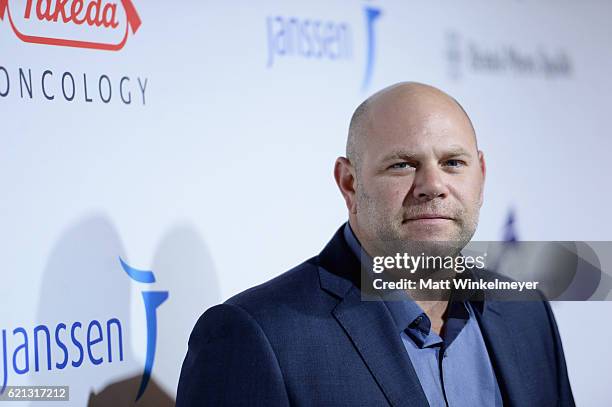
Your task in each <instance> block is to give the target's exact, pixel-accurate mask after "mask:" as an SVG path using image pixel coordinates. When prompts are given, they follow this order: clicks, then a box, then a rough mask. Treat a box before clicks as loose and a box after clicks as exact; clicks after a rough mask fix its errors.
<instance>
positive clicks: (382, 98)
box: [177, 83, 574, 407]
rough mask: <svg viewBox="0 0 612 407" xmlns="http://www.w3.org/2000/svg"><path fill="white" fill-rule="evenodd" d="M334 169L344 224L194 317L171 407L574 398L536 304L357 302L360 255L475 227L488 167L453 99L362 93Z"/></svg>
mask: <svg viewBox="0 0 612 407" xmlns="http://www.w3.org/2000/svg"><path fill="white" fill-rule="evenodd" d="M334 175H335V179H336V182H337V184H338V187H339V189H340V191H341V193H342V195H343V197H344V200H345V202H346V205H347V208H348V212H349V222H348V223H347V224H345V225H343V226H342V227H341V228H340V229H339V230H338V232H337V233H336V234H335V236H334V237H333V238H332V240H331V241H330V242H329V243H328V245H327V246H326V247H325V248H324V249H323V251H322V252H321V253H320V254H319V255H318V256H316V257H313V258H311V259H310V260H308V261H306V262H305V263H303V264H301V265H299V266H297V267H296V268H294V269H292V270H290V271H288V272H286V273H284V274H282V275H281V276H279V277H277V278H275V279H273V280H271V281H269V282H267V283H264V284H262V285H260V286H257V287H254V288H251V289H250V290H247V291H245V292H243V293H241V294H238V295H236V296H235V297H233V298H231V299H229V300H228V301H226V302H225V303H224V304H221V305H218V306H215V307H212V308H210V309H209V310H207V311H206V312H205V313H204V315H202V317H201V318H200V320H199V321H198V322H197V324H196V326H195V328H194V330H193V333H192V334H191V337H190V340H189V350H188V353H187V357H186V359H185V362H184V364H183V369H182V372H181V378H180V382H179V387H178V396H177V406H178V407H186V406H204V405H211V406H213V405H214V406H217V405H261V406H288V405H302V406H385V405H392V406H428V405H431V406H444V405H449V406H479V405H483V406H501V405H505V406H532V405H533V406H573V405H574V401H573V397H572V392H571V389H570V385H569V381H568V377H567V371H566V366H565V359H564V356H563V350H562V347H561V341H560V338H559V334H558V331H557V328H556V325H555V321H554V318H553V315H552V312H551V310H550V307H549V305H548V304H547V303H546V302H544V301H530V302H518V301H506V302H496V301H487V300H486V298H485V299H484V300H482V301H467V300H465V301H450V302H449V301H447V300H445V299H444V298H438V299H436V300H435V301H419V300H412V299H410V298H413V297H409V296H406V298H405V300H402V301H383V300H382V299H380V300H379V301H363V300H362V297H361V293H360V288H359V287H360V277H359V275H360V260H359V259H360V257H361V256H360V254H361V253H365V254H366V255H369V256H373V255H374V253H378V252H385V251H388V249H389V247H388V245H390V244H391V245H392V242H400V245H401V242H407V241H431V242H441V241H453V242H457V243H458V245H459V246H460V247H463V246H465V244H467V243H468V242H469V241H470V239H471V238H472V236H473V234H474V232H475V229H476V226H477V223H478V214H479V210H480V206H481V205H482V201H483V186H484V178H485V161H484V156H483V153H482V152H481V151H479V150H478V147H477V144H476V136H475V133H474V129H473V127H472V123H471V121H470V119H469V118H468V117H467V115H466V113H465V112H464V111H463V109H462V108H461V106H460V105H459V104H458V103H457V102H456V101H455V100H454V99H453V98H451V97H450V96H448V95H447V94H445V93H443V92H442V91H440V90H438V89H435V88H433V87H430V86H427V85H423V84H418V83H400V84H397V85H394V86H391V87H389V88H386V89H384V90H382V91H380V92H378V93H377V94H375V95H373V96H372V97H370V98H369V99H367V100H366V101H365V102H364V103H363V104H361V105H360V106H359V107H358V108H357V110H356V111H355V113H354V115H353V118H352V119H351V124H350V128H349V136H348V142H347V157H346V158H344V157H341V158H338V159H337V161H336V165H335V169H334ZM415 298H416V297H415Z"/></svg>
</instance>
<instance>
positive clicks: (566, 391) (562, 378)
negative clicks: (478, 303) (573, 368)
mask: <svg viewBox="0 0 612 407" xmlns="http://www.w3.org/2000/svg"><path fill="white" fill-rule="evenodd" d="M544 307H545V308H546V313H547V315H548V320H549V321H550V325H551V330H552V333H553V338H552V339H553V345H554V347H555V358H556V362H557V386H558V389H559V406H562V407H575V406H576V404H575V403H574V396H573V394H572V387H571V386H570V382H569V377H568V375H567V366H566V364H565V355H564V353H563V345H562V344H561V337H560V336H559V329H558V328H557V323H556V322H555V316H554V315H553V312H552V309H551V308H550V304H549V303H548V301H544Z"/></svg>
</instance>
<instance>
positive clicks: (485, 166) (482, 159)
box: [478, 150, 487, 206]
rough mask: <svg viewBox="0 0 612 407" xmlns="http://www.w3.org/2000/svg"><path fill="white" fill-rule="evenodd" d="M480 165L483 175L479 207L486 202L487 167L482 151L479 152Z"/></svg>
mask: <svg viewBox="0 0 612 407" xmlns="http://www.w3.org/2000/svg"><path fill="white" fill-rule="evenodd" d="M478 164H479V165H480V172H481V173H482V185H480V197H479V199H478V203H479V204H478V206H482V203H483V201H484V184H485V178H486V176H487V165H486V163H485V158H484V153H483V152H482V150H478Z"/></svg>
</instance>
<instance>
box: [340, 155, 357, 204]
mask: <svg viewBox="0 0 612 407" xmlns="http://www.w3.org/2000/svg"><path fill="white" fill-rule="evenodd" d="M334 178H335V179H336V184H337V185H338V188H340V192H341V193H342V196H343V197H344V201H345V202H346V207H347V208H348V210H349V213H352V214H354V213H357V205H356V199H355V187H356V185H357V179H356V176H355V167H353V164H351V162H350V161H349V160H348V158H346V157H338V158H337V159H336V164H335V165H334Z"/></svg>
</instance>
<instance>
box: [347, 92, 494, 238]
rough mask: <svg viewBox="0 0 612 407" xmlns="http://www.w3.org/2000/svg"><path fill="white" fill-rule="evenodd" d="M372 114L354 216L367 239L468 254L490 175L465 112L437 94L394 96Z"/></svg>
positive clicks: (364, 148)
mask: <svg viewBox="0 0 612 407" xmlns="http://www.w3.org/2000/svg"><path fill="white" fill-rule="evenodd" d="M368 116H369V117H368V120H367V125H366V128H365V129H364V131H365V132H367V136H366V137H364V138H363V140H362V142H363V144H362V149H361V151H362V154H361V165H360V168H359V169H357V174H356V178H357V183H356V188H355V199H356V213H354V214H352V215H353V216H354V220H353V221H354V223H356V226H357V228H358V230H359V232H360V234H361V235H362V236H361V237H362V238H365V239H367V240H370V241H371V242H375V241H377V242H379V244H381V243H382V242H393V241H395V242H398V241H399V242H406V241H415V242H419V241H429V242H431V241H436V242H448V241H454V242H457V243H458V244H457V245H456V246H458V247H459V248H463V247H464V246H465V245H466V244H467V243H468V242H469V241H470V239H471V238H472V236H473V235H474V232H475V230H476V226H477V224H478V215H479V211H480V206H481V205H482V191H483V184H484V171H485V170H484V159H483V157H482V153H481V152H479V151H477V147H476V141H475V136H474V133H473V130H472V127H471V125H470V123H469V121H468V119H467V117H465V114H464V113H463V111H462V110H461V109H460V108H459V106H458V105H457V104H456V103H455V102H454V101H452V100H451V99H444V98H442V97H441V96H440V95H436V94H433V95H424V96H422V97H419V98H418V100H414V97H412V98H402V97H396V98H389V100H385V101H382V102H379V103H375V104H374V106H372V108H371V109H370V111H369V114H368ZM353 221H352V223H353Z"/></svg>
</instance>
